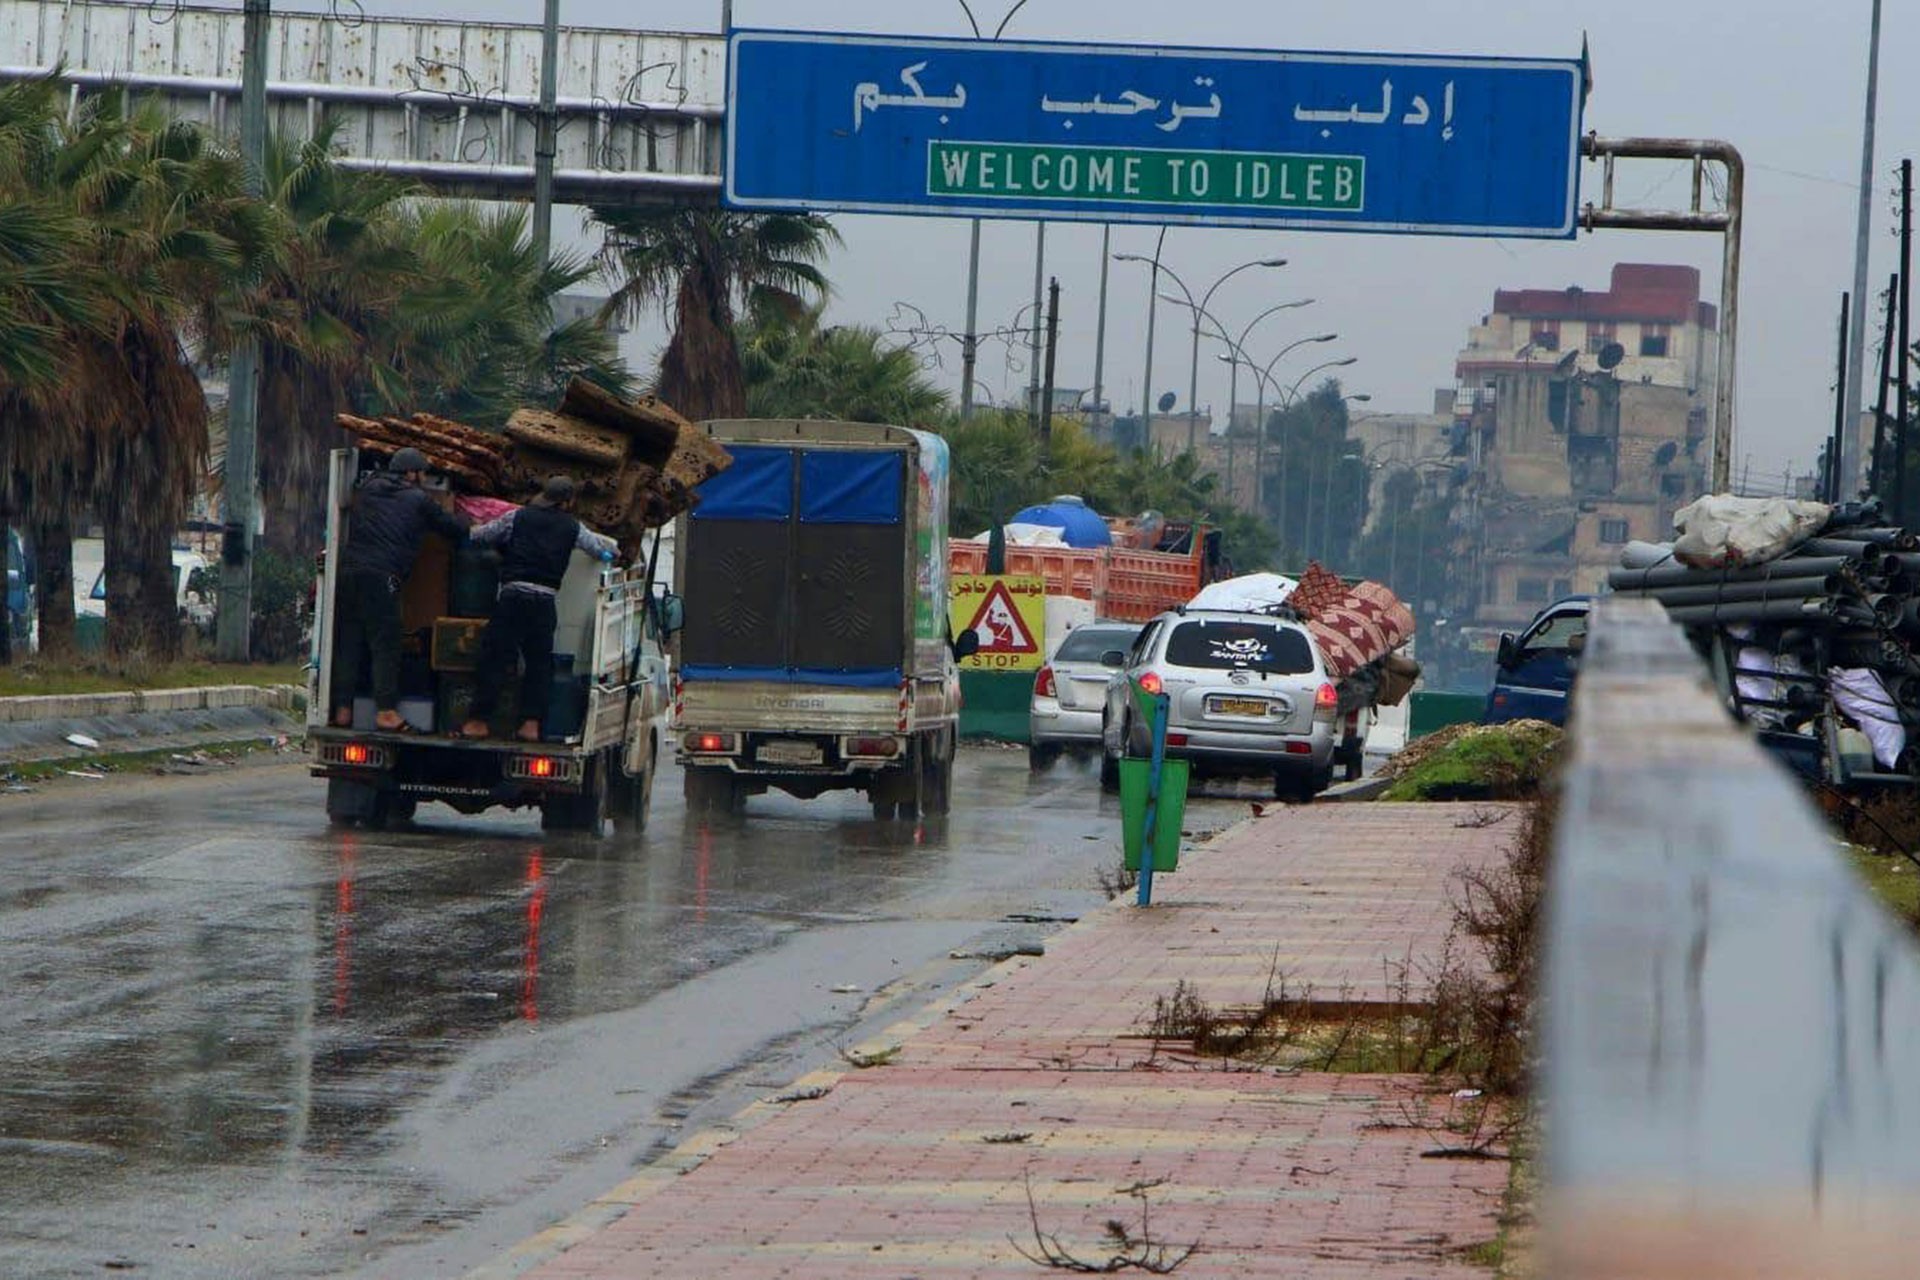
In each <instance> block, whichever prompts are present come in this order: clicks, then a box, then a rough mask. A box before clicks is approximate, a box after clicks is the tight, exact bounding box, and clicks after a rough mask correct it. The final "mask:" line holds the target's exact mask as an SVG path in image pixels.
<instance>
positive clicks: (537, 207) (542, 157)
mask: <svg viewBox="0 0 1920 1280" xmlns="http://www.w3.org/2000/svg"><path fill="white" fill-rule="evenodd" d="M730 20H731V15H730V14H728V13H726V12H724V11H723V12H722V15H721V21H722V22H727V21H730ZM559 61H560V0H547V13H546V21H545V23H544V24H543V25H542V27H541V28H540V109H539V113H538V115H537V116H536V118H535V121H534V134H533V250H534V252H535V253H536V254H538V255H539V257H540V265H541V266H542V267H544V266H546V264H547V263H548V262H549V261H551V259H552V253H553V157H554V154H555V153H556V152H557V151H558V150H559V149H560V143H559V121H558V117H559V112H558V111H557V110H556V109H555V105H554V99H555V97H556V96H557V95H556V90H555V86H554V82H555V80H556V79H557V78H558V74H559V68H558V66H557V65H556V64H557V63H558V62H559Z"/></svg>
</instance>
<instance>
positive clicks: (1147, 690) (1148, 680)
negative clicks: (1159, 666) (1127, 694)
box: [1140, 671, 1167, 698]
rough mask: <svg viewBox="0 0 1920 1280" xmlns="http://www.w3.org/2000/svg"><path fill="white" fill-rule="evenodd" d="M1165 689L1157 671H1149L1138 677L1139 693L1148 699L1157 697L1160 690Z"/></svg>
mask: <svg viewBox="0 0 1920 1280" xmlns="http://www.w3.org/2000/svg"><path fill="white" fill-rule="evenodd" d="M1166 687H1167V686H1166V685H1165V684H1164V683H1163V682H1162V681H1161V679H1160V673H1159V672H1158V671H1149V672H1147V674H1145V675H1143V676H1141V677H1140V692H1142V693H1144V694H1147V695H1148V696H1149V697H1155V698H1157V697H1159V696H1160V692H1161V690H1163V689H1165V688H1166Z"/></svg>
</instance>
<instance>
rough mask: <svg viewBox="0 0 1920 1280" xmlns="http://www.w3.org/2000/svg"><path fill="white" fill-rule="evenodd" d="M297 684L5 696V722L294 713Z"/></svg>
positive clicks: (1, 703)
mask: <svg viewBox="0 0 1920 1280" xmlns="http://www.w3.org/2000/svg"><path fill="white" fill-rule="evenodd" d="M305 693H306V691H305V690H304V689H302V688H301V687H299V686H297V685H290V684H277V685H250V684H222V685H210V686H206V687H203V688H195V689H134V690H129V691H127V692H125V693H54V694H38V695H34V696H30V697H20V698H0V724H17V723H20V722H22V721H28V720H79V719H89V718H92V717H96V716H126V715H142V714H145V713H149V712H156V711H208V710H213V709H216V708H221V707H254V708H271V709H273V710H277V711H290V710H292V709H293V705H294V699H295V698H296V697H303V696H305Z"/></svg>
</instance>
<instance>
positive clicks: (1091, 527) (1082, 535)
mask: <svg viewBox="0 0 1920 1280" xmlns="http://www.w3.org/2000/svg"><path fill="white" fill-rule="evenodd" d="M1008 523H1010V524H1037V525H1041V526H1044V527H1046V528H1050V529H1058V530H1060V536H1061V538H1063V539H1064V540H1065V541H1066V544H1067V545H1068V546H1070V547H1110V546H1112V545H1113V533H1112V531H1111V530H1109V529H1108V528H1107V522H1106V521H1105V520H1102V519H1101V518H1100V513H1099V512H1097V511H1095V510H1094V509H1093V508H1091V507H1088V506H1085V505H1083V504H1081V503H1076V502H1043V503H1041V504H1040V505H1039V506H1035V507H1028V508H1027V509H1026V510H1024V511H1021V512H1019V513H1017V514H1016V515H1015V516H1014V517H1013V519H1012V520H1011V521H1009V522H1008Z"/></svg>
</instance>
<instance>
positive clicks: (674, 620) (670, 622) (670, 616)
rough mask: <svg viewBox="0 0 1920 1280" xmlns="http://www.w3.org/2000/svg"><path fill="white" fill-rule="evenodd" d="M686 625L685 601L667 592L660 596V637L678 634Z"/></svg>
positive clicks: (664, 637)
mask: <svg viewBox="0 0 1920 1280" xmlns="http://www.w3.org/2000/svg"><path fill="white" fill-rule="evenodd" d="M686 625H687V603H686V601H684V600H682V599H681V598H680V597H679V596H676V595H674V594H672V593H671V592H669V593H668V594H666V595H664V596H661V597H660V638H661V639H663V640H664V639H667V638H668V637H670V636H674V635H678V634H679V633H680V629H681V628H682V627H684V626H686Z"/></svg>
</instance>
